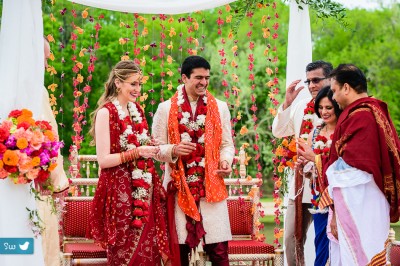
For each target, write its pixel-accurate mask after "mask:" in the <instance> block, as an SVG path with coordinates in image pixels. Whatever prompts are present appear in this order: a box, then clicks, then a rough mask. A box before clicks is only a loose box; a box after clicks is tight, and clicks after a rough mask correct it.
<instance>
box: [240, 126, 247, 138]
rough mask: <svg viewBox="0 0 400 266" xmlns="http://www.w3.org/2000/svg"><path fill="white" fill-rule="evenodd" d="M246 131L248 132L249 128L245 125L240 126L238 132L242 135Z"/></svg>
mask: <svg viewBox="0 0 400 266" xmlns="http://www.w3.org/2000/svg"><path fill="white" fill-rule="evenodd" d="M248 132H249V130H248V129H247V127H246V126H242V128H241V129H240V132H239V134H240V135H242V136H243V135H246V134H247V133H248Z"/></svg>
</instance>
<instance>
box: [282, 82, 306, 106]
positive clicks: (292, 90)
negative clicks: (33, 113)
mask: <svg viewBox="0 0 400 266" xmlns="http://www.w3.org/2000/svg"><path fill="white" fill-rule="evenodd" d="M300 81H301V79H298V80H295V81H293V82H292V83H290V85H289V87H287V89H286V94H285V101H284V103H283V109H286V108H288V107H289V106H290V105H291V104H292V103H293V101H294V99H296V97H297V95H298V94H299V93H300V92H301V91H302V90H303V89H304V86H301V87H299V88H298V89H297V90H296V86H297V84H299V82H300Z"/></svg>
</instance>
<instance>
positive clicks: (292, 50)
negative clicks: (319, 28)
mask: <svg viewBox="0 0 400 266" xmlns="http://www.w3.org/2000/svg"><path fill="white" fill-rule="evenodd" d="M302 7H303V9H299V7H298V4H297V3H296V1H294V0H292V1H291V2H290V16H289V36H288V47H287V65H286V88H287V87H288V86H289V84H290V83H292V81H294V80H296V79H302V82H300V83H299V84H298V85H297V86H298V87H299V86H304V83H303V81H304V80H305V79H306V74H305V73H306V66H307V64H308V63H311V61H312V46H311V27H310V15H309V12H308V6H307V5H302ZM307 97H308V98H310V97H311V95H310V92H309V91H308V89H307V87H306V88H304V89H303V91H301V92H300V94H299V97H297V98H296V100H295V101H299V100H302V99H304V98H307Z"/></svg>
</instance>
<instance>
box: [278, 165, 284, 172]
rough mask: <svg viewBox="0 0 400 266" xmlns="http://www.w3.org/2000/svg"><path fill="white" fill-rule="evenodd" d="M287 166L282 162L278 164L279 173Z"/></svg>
mask: <svg viewBox="0 0 400 266" xmlns="http://www.w3.org/2000/svg"><path fill="white" fill-rule="evenodd" d="M284 168H285V167H284V166H283V165H282V164H281V165H279V166H278V172H279V173H283V169H284Z"/></svg>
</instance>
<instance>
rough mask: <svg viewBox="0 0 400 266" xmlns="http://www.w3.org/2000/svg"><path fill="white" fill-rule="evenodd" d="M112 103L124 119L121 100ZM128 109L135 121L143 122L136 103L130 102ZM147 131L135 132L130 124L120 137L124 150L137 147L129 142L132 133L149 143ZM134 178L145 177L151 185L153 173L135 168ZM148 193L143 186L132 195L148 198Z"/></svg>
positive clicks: (141, 140)
mask: <svg viewBox="0 0 400 266" xmlns="http://www.w3.org/2000/svg"><path fill="white" fill-rule="evenodd" d="M112 103H113V104H114V106H115V108H117V111H118V117H119V119H121V120H124V119H125V118H126V116H127V114H125V112H124V110H123V109H122V106H121V104H120V103H119V101H118V100H117V99H115V100H114V101H112ZM128 111H129V114H130V115H131V119H132V121H133V122H136V123H142V121H143V118H142V117H141V115H140V112H139V110H138V109H137V108H136V105H135V104H133V103H131V102H128ZM147 132H148V131H147V129H143V132H142V133H141V134H139V132H133V130H132V126H131V125H128V126H127V127H126V129H125V131H124V132H123V133H122V134H121V136H120V139H119V142H120V145H121V148H122V150H124V151H128V150H132V149H134V148H136V146H135V145H134V144H130V143H128V136H129V135H131V134H135V135H136V138H137V140H138V142H139V143H140V144H141V145H144V144H147V143H148V142H149V141H150V136H148V135H147ZM132 179H143V180H144V181H145V182H146V183H147V184H149V185H151V183H152V175H151V173H149V172H144V171H143V170H140V169H135V170H133V171H132ZM147 195H148V192H147V191H146V189H144V188H141V187H139V188H137V189H136V190H135V191H134V192H132V196H133V198H135V199H143V198H146V196H147Z"/></svg>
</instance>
